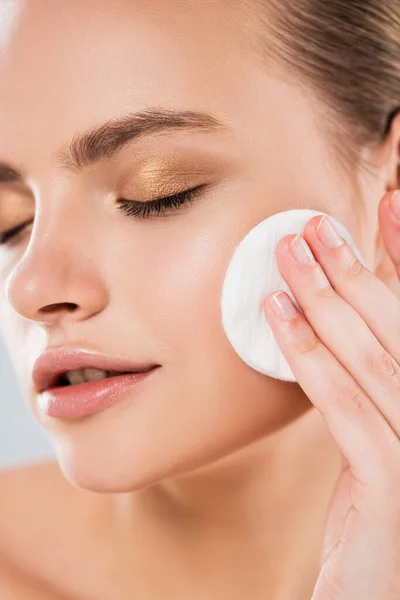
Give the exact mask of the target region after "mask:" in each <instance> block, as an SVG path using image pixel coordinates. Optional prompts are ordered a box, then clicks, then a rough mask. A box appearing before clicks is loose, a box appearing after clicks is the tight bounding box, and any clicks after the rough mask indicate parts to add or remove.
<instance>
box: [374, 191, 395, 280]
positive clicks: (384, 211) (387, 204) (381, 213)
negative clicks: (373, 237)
mask: <svg viewBox="0 0 400 600" xmlns="http://www.w3.org/2000/svg"><path fill="white" fill-rule="evenodd" d="M378 218H379V227H380V231H381V234H382V238H383V241H384V243H385V246H386V250H387V252H388V254H389V256H390V259H391V261H392V262H393V264H394V266H395V268H396V272H397V275H398V277H399V278H400V191H399V190H395V191H392V192H388V193H387V194H385V196H384V197H383V198H382V200H381V202H380V203H379V206H378Z"/></svg>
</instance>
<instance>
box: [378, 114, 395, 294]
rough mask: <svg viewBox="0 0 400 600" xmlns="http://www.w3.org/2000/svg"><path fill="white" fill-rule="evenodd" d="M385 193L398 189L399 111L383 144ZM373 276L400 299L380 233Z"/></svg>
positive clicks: (392, 269)
mask: <svg viewBox="0 0 400 600" xmlns="http://www.w3.org/2000/svg"><path fill="white" fill-rule="evenodd" d="M384 161H385V163H386V168H385V174H384V178H385V191H387V192H389V191H391V190H395V189H400V110H398V111H397V113H395V114H394V116H393V117H392V119H391V124H390V129H389V133H388V134H387V138H386V142H385V158H384ZM375 257H376V262H375V275H376V276H377V277H379V279H381V280H382V281H383V282H384V283H385V284H386V285H387V286H388V288H390V289H391V290H392V292H394V293H395V294H396V296H397V297H398V298H399V299H400V281H399V277H398V275H397V272H396V269H395V267H394V265H393V262H392V260H391V258H390V257H389V255H388V253H387V250H386V246H385V243H384V241H383V238H382V235H381V232H380V230H379V228H378V231H377V234H376V237H375Z"/></svg>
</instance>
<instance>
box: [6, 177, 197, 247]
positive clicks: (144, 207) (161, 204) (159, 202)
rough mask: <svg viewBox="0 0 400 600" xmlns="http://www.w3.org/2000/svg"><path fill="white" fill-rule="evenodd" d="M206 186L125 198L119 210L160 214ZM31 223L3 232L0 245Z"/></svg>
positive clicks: (189, 199)
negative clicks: (152, 196) (150, 197)
mask: <svg viewBox="0 0 400 600" xmlns="http://www.w3.org/2000/svg"><path fill="white" fill-rule="evenodd" d="M205 187H207V184H204V183H203V184H202V185H198V186H197V187H195V188H191V189H190V190H185V191H183V192H179V193H178V194H173V195H172V196H165V197H164V198H157V199H156V200H151V201H150V202H137V201H135V200H123V201H121V203H120V205H119V206H118V210H119V211H121V212H123V213H125V214H126V215H128V216H140V215H141V216H142V217H144V218H148V217H149V216H150V215H151V214H152V213H154V212H157V215H158V214H160V212H162V213H164V212H165V211H168V210H170V209H172V208H175V209H178V208H179V207H180V206H182V205H183V204H186V203H188V204H190V202H191V200H192V199H193V198H195V196H197V195H199V193H200V191H201V190H202V189H203V188H205ZM29 223H31V221H28V223H22V224H21V225H18V227H13V229H9V230H8V231H5V232H4V233H1V234H0V246H3V245H5V244H6V243H7V242H8V240H10V239H12V238H13V237H16V236H17V235H18V234H19V233H20V232H21V231H22V230H23V229H24V227H26V226H27V225H28V224H29Z"/></svg>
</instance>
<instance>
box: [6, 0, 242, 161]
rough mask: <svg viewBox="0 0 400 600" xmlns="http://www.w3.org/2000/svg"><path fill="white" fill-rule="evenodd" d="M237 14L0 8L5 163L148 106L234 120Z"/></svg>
mask: <svg viewBox="0 0 400 600" xmlns="http://www.w3.org/2000/svg"><path fill="white" fill-rule="evenodd" d="M233 6H234V3H232V2H226V1H221V2H219V1H215V2H214V1H209V2H201V3H195V2H185V1H179V0H159V1H155V2H154V1H153V2H149V1H148V0H141V1H132V0H118V1H113V2H110V1H109V0H85V1H82V0H51V1H49V0H25V1H16V0H15V1H14V0H10V1H9V0H2V2H1V7H2V8H1V12H0V45H1V47H0V156H1V158H2V159H7V158H11V159H13V160H14V162H15V160H18V159H19V158H21V160H22V157H23V156H25V155H26V153H27V152H29V149H30V148H31V149H32V150H33V149H36V151H37V148H38V147H40V148H42V149H43V148H46V147H47V148H49V149H50V148H52V149H54V148H56V147H58V146H59V145H60V144H61V143H64V142H66V141H69V140H70V137H71V134H72V132H74V131H80V130H83V129H87V128H88V127H90V126H91V125H96V124H98V123H99V122H104V121H105V120H107V119H112V118H114V117H116V116H119V115H122V114H126V113H128V112H131V111H132V110H133V109H135V110H140V109H142V108H146V107H148V106H150V105H151V106H160V107H161V106H162V107H164V108H175V109H176V108H178V109H179V108H181V109H190V108H197V109H200V110H201V109H204V110H209V109H210V108H212V109H213V110H214V111H215V112H216V113H218V112H219V111H220V112H221V113H225V112H226V113H228V114H229V111H230V108H229V99H231V98H232V99H233V98H236V99H237V98H238V95H237V94H238V91H239V89H240V86H241V85H243V84H242V82H241V81H240V76H239V72H240V71H242V72H245V70H244V69H243V67H241V65H242V64H243V54H242V52H241V49H240V36H241V35H242V34H241V27H240V25H239V19H238V18H235V14H236V13H235V12H234V11H233ZM228 9H229V12H228ZM234 106H235V102H234V101H233V100H232V106H231V107H232V109H233V110H234ZM232 116H233V115H232ZM43 151H45V150H43Z"/></svg>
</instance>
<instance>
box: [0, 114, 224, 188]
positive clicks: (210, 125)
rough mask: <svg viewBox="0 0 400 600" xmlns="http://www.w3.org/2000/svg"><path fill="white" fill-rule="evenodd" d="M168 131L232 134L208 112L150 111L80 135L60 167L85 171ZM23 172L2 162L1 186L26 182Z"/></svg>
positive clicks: (62, 156) (60, 157)
mask: <svg viewBox="0 0 400 600" xmlns="http://www.w3.org/2000/svg"><path fill="white" fill-rule="evenodd" d="M166 131H171V132H174V131H176V132H180V131H192V132H198V133H214V132H219V131H225V132H231V133H232V131H233V130H232V129H231V127H229V126H228V125H227V124H226V123H223V122H222V121H220V120H218V119H217V118H216V117H215V116H213V115H212V114H210V113H207V112H201V111H200V112H199V111H193V110H177V109H165V108H162V109H159V108H147V109H144V110H141V111H138V112H135V113H132V114H128V115H126V116H123V117H121V118H118V119H110V120H109V121H107V122H105V123H103V124H101V125H99V126H96V127H94V128H91V129H89V130H86V131H84V132H83V133H76V134H75V135H74V136H73V138H72V141H71V142H70V144H69V145H68V147H67V148H61V149H60V150H58V152H57V154H56V156H57V160H58V164H59V165H60V167H62V168H64V169H67V170H72V171H76V170H81V169H83V167H86V166H88V165H90V164H93V163H96V162H99V161H100V160H103V159H106V158H110V157H111V156H113V155H114V154H115V153H116V152H117V151H118V150H120V149H121V148H122V147H123V146H125V144H127V143H128V142H132V141H134V140H138V139H139V138H143V137H144V136H150V135H154V134H157V133H163V132H166ZM23 179H24V177H23V174H22V172H21V171H18V170H17V169H15V168H13V167H12V166H11V165H9V164H7V163H5V162H1V161H0V183H19V182H23Z"/></svg>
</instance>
